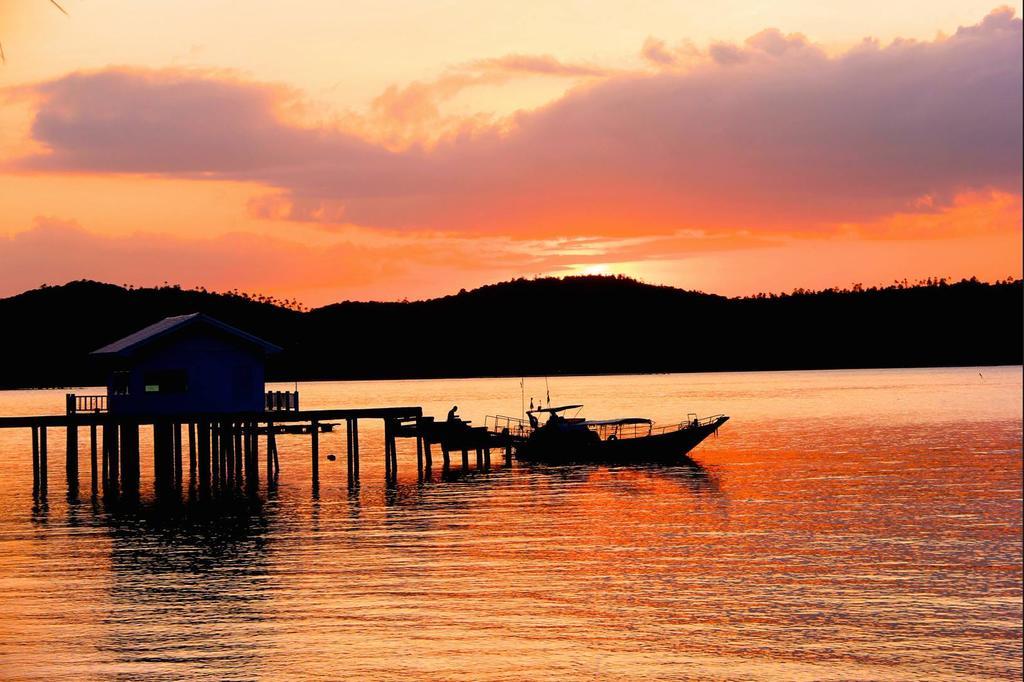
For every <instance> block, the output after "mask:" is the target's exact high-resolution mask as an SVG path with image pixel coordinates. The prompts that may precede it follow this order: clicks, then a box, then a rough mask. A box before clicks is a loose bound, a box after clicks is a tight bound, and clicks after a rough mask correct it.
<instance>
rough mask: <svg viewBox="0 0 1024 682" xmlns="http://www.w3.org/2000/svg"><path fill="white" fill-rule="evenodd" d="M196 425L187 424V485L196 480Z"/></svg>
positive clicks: (192, 423) (193, 423)
mask: <svg viewBox="0 0 1024 682" xmlns="http://www.w3.org/2000/svg"><path fill="white" fill-rule="evenodd" d="M197 464H198V462H197V461H196V424H195V422H189V423H188V480H189V485H190V486H191V485H192V482H193V481H195V480H196V465H197Z"/></svg>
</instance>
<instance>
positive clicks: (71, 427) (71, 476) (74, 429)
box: [64, 424, 78, 497]
mask: <svg viewBox="0 0 1024 682" xmlns="http://www.w3.org/2000/svg"><path fill="white" fill-rule="evenodd" d="M65 433H66V436H65V438H66V445H67V447H66V454H65V458H64V470H65V472H67V481H68V494H69V495H72V496H73V497H74V496H76V495H77V493H78V424H68V425H67V428H66V429H65Z"/></svg>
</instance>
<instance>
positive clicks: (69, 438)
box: [0, 394, 515, 496]
mask: <svg viewBox="0 0 1024 682" xmlns="http://www.w3.org/2000/svg"><path fill="white" fill-rule="evenodd" d="M89 398H91V396H74V395H73V394H68V406H67V413H66V414H62V415H40V416H18V417H0V429H22V428H26V429H30V430H31V433H32V472H33V491H34V492H35V493H37V494H43V495H45V493H46V488H47V480H48V468H49V465H48V460H49V443H48V441H49V436H50V434H51V433H52V431H53V430H55V429H56V430H63V431H64V435H65V469H66V472H67V481H68V493H69V495H73V496H77V495H78V485H79V482H78V479H79V429H88V430H89V439H88V449H89V465H90V474H91V485H92V491H93V494H96V492H97V490H98V489H100V488H102V490H103V492H104V494H105V495H108V494H118V493H120V494H126V495H131V494H133V493H135V494H137V492H138V490H139V485H140V480H139V479H140V467H139V456H140V454H139V430H140V429H141V428H143V427H151V428H152V433H153V477H154V485H155V488H156V489H157V490H158V491H159V490H166V489H173V488H174V487H175V486H177V487H178V488H180V487H181V486H182V481H183V477H184V474H185V467H186V466H187V467H188V475H189V480H190V481H194V482H196V484H197V487H198V490H199V492H201V493H204V492H205V493H208V492H211V491H217V490H221V489H224V488H241V487H246V488H249V489H253V490H254V489H256V488H257V487H258V485H259V481H260V477H261V475H263V476H265V477H266V479H267V481H268V483H271V484H276V482H277V480H278V475H279V473H280V467H279V462H278V447H277V437H278V435H279V434H282V433H301V434H302V435H303V436H308V437H309V439H310V458H311V459H310V462H311V471H312V486H313V491H314V493H316V492H317V491H318V489H319V482H320V446H319V439H320V433H321V432H322V431H324V430H330V429H332V428H333V426H334V424H335V423H339V425H340V422H344V423H345V444H346V455H347V458H346V473H347V479H348V486H349V487H350V488H355V487H358V486H359V468H360V467H359V465H360V456H361V453H360V447H359V422H360V420H366V419H373V420H376V419H380V420H382V421H383V423H384V453H383V454H384V470H385V481H386V483H387V484H394V483H396V482H397V476H398V453H397V447H396V440H397V439H399V438H414V439H415V440H416V462H417V472H418V475H419V477H420V480H422V479H423V476H424V473H425V472H426V473H427V474H428V475H429V472H430V470H431V467H432V466H433V446H439V447H440V451H441V455H442V458H443V470H444V471H447V470H448V468H449V467H450V465H451V453H452V452H458V453H461V460H462V461H461V464H462V467H463V468H464V469H465V468H468V466H469V453H470V452H475V454H476V463H477V466H478V467H479V468H481V469H484V470H486V469H488V468H489V467H490V461H491V459H490V458H491V450H492V449H495V448H497V449H501V450H503V451H504V456H505V462H506V464H511V459H512V450H513V446H514V444H515V438H514V437H512V436H510V435H509V434H508V433H495V432H493V431H489V430H488V429H487V428H485V427H473V426H472V425H471V424H470V423H469V422H464V421H461V420H455V421H446V422H436V421H434V419H433V418H431V417H424V416H423V409H422V408H421V407H417V406H404V407H370V408H355V409H352V408H346V409H317V410H299V409H297V398H296V401H295V402H294V403H287V407H285V408H284V409H267V410H264V411H256V412H233V413H185V414H174V415H165V414H130V415H128V414H110V413H108V412H106V411H105V405H104V404H102V403H101V402H98V401H94V400H89ZM271 407H275V405H271V404H270V402H269V401H268V408H271ZM261 441H262V444H261ZM261 452H262V453H263V455H262V456H261ZM261 460H264V461H265V464H264V465H263V469H262V473H261V466H260V462H261Z"/></svg>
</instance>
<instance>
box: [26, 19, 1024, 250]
mask: <svg viewBox="0 0 1024 682" xmlns="http://www.w3.org/2000/svg"><path fill="white" fill-rule="evenodd" d="M1021 34H1022V31H1021V21H1020V20H1019V19H1016V18H1014V17H1013V15H1012V12H1011V11H1009V10H998V11H996V12H994V13H992V14H991V15H989V16H988V17H986V18H985V19H984V20H983V21H982V22H981V23H979V24H978V25H976V26H971V27H966V28H963V29H961V30H960V31H958V32H957V33H956V35H954V36H952V37H950V38H939V39H936V40H934V41H930V42H911V41H898V42H896V43H893V44H892V45H889V46H887V47H881V46H879V45H878V44H876V43H871V42H867V43H865V44H864V45H862V46H858V47H857V48H855V49H853V50H850V51H848V52H846V53H844V54H840V55H836V56H828V55H826V54H825V53H824V52H823V51H821V50H820V49H817V48H816V47H815V46H813V45H812V44H811V43H809V42H808V40H807V39H806V38H804V37H803V36H800V35H792V34H791V35H785V34H783V33H781V32H779V31H776V30H767V31H763V32H761V33H758V34H757V35H755V36H753V37H751V38H750V39H749V40H748V41H746V43H744V44H741V45H733V44H729V45H723V44H717V45H713V46H712V47H711V48H709V50H708V55H709V58H708V59H707V60H706V61H705V62H704V63H702V64H701V65H699V66H697V67H694V68H692V69H689V70H685V71H679V70H668V71H663V72H659V73H657V74H653V75H652V74H649V73H648V74H617V75H610V76H607V77H604V78H600V79H598V80H597V81H596V82H594V83H592V84H590V85H589V86H586V87H580V88H576V89H574V90H571V91H570V92H568V93H567V94H566V95H565V96H564V97H563V98H561V99H560V100H558V101H556V102H553V103H552V104H550V105H548V106H545V107H542V108H540V109H538V110H535V111H531V112H524V113H521V114H519V115H517V116H516V117H515V118H514V120H513V121H512V122H511V123H509V124H507V125H494V126H479V127H478V126H474V127H473V128H472V130H471V131H469V132H466V133H464V134H455V135H454V136H452V137H450V138H447V139H444V140H442V141H441V142H439V143H438V144H436V145H434V146H432V147H430V148H424V147H420V146H412V147H408V148H403V149H394V148H389V147H386V146H382V145H380V144H376V143H373V142H370V141H368V140H366V139H364V138H362V137H360V136H359V135H356V134H354V133H352V132H350V131H345V130H341V129H337V128H329V127H303V126H300V125H298V124H296V123H293V122H289V121H288V120H286V119H285V118H284V117H282V116H281V115H280V110H281V107H282V102H283V101H284V100H286V99H287V95H286V94H282V92H281V91H280V89H278V88H274V87H271V86H265V85H262V84H255V83H245V82H240V81H238V80H237V79H233V78H224V77H220V76H218V75H216V74H205V73H195V72H179V71H139V70H124V69H111V70H106V71H101V72H96V73H82V74H74V75H71V76H67V77H64V78H61V79H58V80H55V81H51V82H48V83H43V84H40V85H38V86H36V87H35V88H34V89H33V92H34V93H35V94H36V96H37V97H38V98H39V101H38V105H37V107H38V108H37V110H36V113H35V119H34V123H33V127H32V134H33V137H34V139H35V140H36V141H37V142H38V143H40V144H42V145H45V147H46V148H47V150H48V151H47V152H46V153H44V154H37V155H33V156H29V157H26V158H22V159H19V160H17V161H15V162H14V163H13V164H10V165H9V168H13V169H16V170H21V171H33V172H66V171H75V172H87V173H149V174H161V175H168V176H174V177H189V178H196V179H204V178H214V179H219V180H233V181H242V182H252V183H257V184H260V185H264V186H268V187H271V188H274V189H275V190H276V192H277V193H276V194H273V195H271V197H272V198H271V199H267V200H258V201H256V202H255V203H254V204H253V206H252V210H253V212H254V214H255V215H270V216H275V217H281V216H287V217H290V218H293V219H306V220H311V221H315V222H321V223H332V222H347V223H352V224H357V225H362V226H367V227H379V228H390V229H394V230H398V229H400V230H407V231H430V232H449V233H463V234H471V235H490V236H495V237H497V236H504V237H510V238H515V239H554V238H560V237H568V236H588V235H598V236H604V237H619V238H624V237H644V236H647V237H651V236H655V235H663V236H666V237H668V236H670V235H673V234H676V233H678V232H680V231H698V232H700V233H703V234H709V235H712V234H713V235H729V234H736V233H739V232H742V231H746V232H750V233H758V234H761V235H784V234H799V233H803V234H822V233H831V232H834V231H835V230H836V229H837V226H842V225H849V224H858V225H869V224H873V223H877V222H879V221H884V220H885V219H886V217H887V216H893V215H903V214H906V215H914V214H920V215H921V216H923V217H922V218H921V220H922V221H927V220H928V216H932V217H934V216H935V215H937V214H936V212H937V211H940V210H943V209H946V208H949V207H954V206H955V202H956V197H957V196H960V195H970V194H972V193H985V192H996V193H1001V194H1008V195H1012V196H1019V194H1020V185H1021V164H1022V155H1021V146H1022V135H1021V126H1020V118H1021V110H1022V95H1021V91H1022V88H1021V81H1022V72H1021V60H1020V58H1019V53H1020V45H1021ZM648 52H651V54H652V55H655V56H659V57H664V56H665V53H664V50H663V48H661V47H658V46H656V45H655V46H653V47H651V49H649V50H648ZM477 64H478V69H481V70H478V71H477V72H476V75H475V76H472V75H471V76H466V77H467V78H469V79H470V80H469V81H458V79H456V80H453V81H451V82H450V83H449V84H444V83H441V82H439V83H435V84H434V85H435V86H436V89H439V90H440V91H442V93H441V95H438V94H436V93H433V94H432V93H429V92H425V91H418V90H416V89H415V88H413V89H409V88H406V89H405V90H398V89H396V90H394V91H392V92H390V94H389V93H385V96H382V97H383V99H382V100H380V101H379V107H380V109H381V111H384V112H389V113H388V114H387V115H389V116H392V117H401V116H402V115H405V114H408V115H409V117H410V120H416V119H420V118H423V117H427V118H429V117H431V116H433V115H434V111H435V109H434V107H435V104H433V103H432V102H435V101H436V99H432V98H436V97H438V96H444V92H443V91H444V90H445V88H448V89H449V90H458V89H459V88H461V87H466V83H467V82H473V81H472V79H473V78H485V77H490V76H486V75H481V74H488V73H493V72H498V73H508V72H510V71H532V72H544V73H556V74H561V73H573V74H576V75H584V74H585V72H586V67H581V66H570V65H564V64H561V63H560V62H557V60H554V59H553V58H549V57H523V56H517V55H513V56H510V57H505V58H501V59H499V60H491V61H486V60H485V61H484V62H478V63H477ZM482 66H486V67H487V68H481V67H482ZM427 90H430V88H427ZM923 196H927V197H930V198H931V204H930V205H922V204H921V203H920V197H923ZM890 224H891V225H896V223H890Z"/></svg>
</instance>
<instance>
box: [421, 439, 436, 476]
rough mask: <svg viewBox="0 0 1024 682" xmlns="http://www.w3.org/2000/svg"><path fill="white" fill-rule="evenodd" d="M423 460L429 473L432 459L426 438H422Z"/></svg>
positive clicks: (432, 462) (432, 463) (428, 441)
mask: <svg viewBox="0 0 1024 682" xmlns="http://www.w3.org/2000/svg"><path fill="white" fill-rule="evenodd" d="M423 459H424V463H425V464H426V466H427V471H430V469H431V468H432V467H433V466H434V457H433V456H432V454H431V452H430V439H429V438H427V437H426V436H423Z"/></svg>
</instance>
